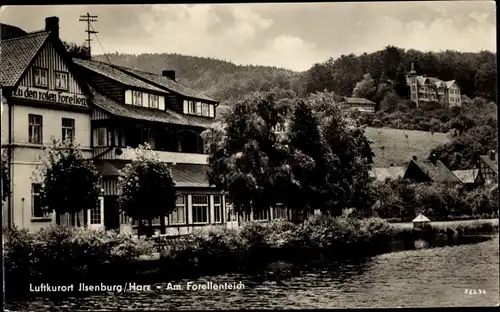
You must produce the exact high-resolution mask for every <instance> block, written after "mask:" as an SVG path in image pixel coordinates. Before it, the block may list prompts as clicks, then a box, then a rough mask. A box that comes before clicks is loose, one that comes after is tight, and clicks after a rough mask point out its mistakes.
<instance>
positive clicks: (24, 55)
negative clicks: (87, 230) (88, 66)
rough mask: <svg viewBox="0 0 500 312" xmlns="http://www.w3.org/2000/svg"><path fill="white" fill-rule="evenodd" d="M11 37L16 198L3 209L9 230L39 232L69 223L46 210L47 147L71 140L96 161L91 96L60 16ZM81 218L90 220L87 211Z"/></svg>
mask: <svg viewBox="0 0 500 312" xmlns="http://www.w3.org/2000/svg"><path fill="white" fill-rule="evenodd" d="M5 34H7V37H6V38H2V40H0V48H1V57H0V84H1V93H2V98H1V99H2V103H1V106H2V116H1V118H2V123H1V131H2V136H1V144H2V149H3V150H4V151H5V152H6V153H7V161H8V167H9V175H10V177H11V185H10V189H11V194H10V196H9V197H8V199H7V200H6V202H5V203H3V206H2V208H3V213H4V216H5V218H4V221H5V222H4V224H3V225H6V226H9V227H11V226H13V225H16V226H18V227H20V228H28V229H30V230H37V229H40V228H42V227H45V226H47V225H49V224H52V223H54V221H55V219H59V218H62V219H63V221H64V216H54V214H53V213H50V214H49V213H46V212H45V211H44V210H43V209H42V207H41V206H40V194H39V190H40V184H39V182H40V181H38V180H36V178H35V177H34V173H35V171H36V170H37V166H38V165H39V164H40V157H42V156H43V147H44V146H47V145H50V144H51V142H52V138H56V139H69V140H73V141H75V142H76V143H78V144H79V145H80V146H81V147H82V150H83V152H84V155H86V156H87V157H92V150H91V141H90V136H89V129H90V126H91V125H90V114H91V110H90V98H89V94H90V92H89V89H88V87H87V84H86V83H85V81H84V80H83V79H82V78H81V77H80V76H79V75H78V74H77V73H76V71H75V65H74V63H73V61H72V59H71V57H70V56H69V54H68V53H67V51H66V49H65V47H64V45H63V43H62V41H61V40H60V38H59V19H58V18H57V17H48V18H46V19H45V29H43V30H40V31H36V32H31V33H27V32H24V31H23V30H21V29H19V28H17V27H11V30H10V31H8V32H7V31H2V35H5ZM66 217H67V216H66ZM81 217H82V218H81V219H80V220H84V219H85V216H84V215H83V212H82V216H81ZM66 221H68V219H66Z"/></svg>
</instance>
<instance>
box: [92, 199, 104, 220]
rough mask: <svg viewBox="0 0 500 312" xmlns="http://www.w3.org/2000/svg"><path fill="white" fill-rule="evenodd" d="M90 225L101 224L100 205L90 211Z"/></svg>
mask: <svg viewBox="0 0 500 312" xmlns="http://www.w3.org/2000/svg"><path fill="white" fill-rule="evenodd" d="M101 200H102V199H100V201H101ZM90 224H101V203H99V204H98V205H97V207H94V208H92V209H90Z"/></svg>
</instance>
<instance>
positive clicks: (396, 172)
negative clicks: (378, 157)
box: [370, 167, 405, 182]
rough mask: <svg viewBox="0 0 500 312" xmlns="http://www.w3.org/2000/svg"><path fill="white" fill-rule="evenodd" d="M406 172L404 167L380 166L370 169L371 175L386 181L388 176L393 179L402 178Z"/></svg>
mask: <svg viewBox="0 0 500 312" xmlns="http://www.w3.org/2000/svg"><path fill="white" fill-rule="evenodd" d="M404 174H405V168H404V167H380V168H373V169H372V170H371V171H370V175H371V176H372V177H374V178H376V179H377V180H378V181H382V182H384V181H385V180H386V179H387V178H390V179H393V180H395V179H398V178H402V177H403V176H404Z"/></svg>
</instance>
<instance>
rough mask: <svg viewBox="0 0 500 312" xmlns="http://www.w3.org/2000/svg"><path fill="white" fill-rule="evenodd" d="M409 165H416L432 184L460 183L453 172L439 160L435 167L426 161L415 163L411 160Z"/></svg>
mask: <svg viewBox="0 0 500 312" xmlns="http://www.w3.org/2000/svg"><path fill="white" fill-rule="evenodd" d="M411 163H414V164H415V165H417V167H418V168H419V169H420V170H421V171H422V172H423V173H424V174H425V175H427V176H428V177H429V178H430V179H431V181H433V182H454V183H458V182H460V180H459V179H458V178H457V176H456V175H454V174H453V172H451V170H450V169H449V168H448V167H446V166H445V165H444V164H443V163H442V162H441V161H439V160H438V161H437V162H436V165H433V164H432V163H431V162H430V161H427V160H425V161H416V160H413V159H412V160H411V161H410V165H411Z"/></svg>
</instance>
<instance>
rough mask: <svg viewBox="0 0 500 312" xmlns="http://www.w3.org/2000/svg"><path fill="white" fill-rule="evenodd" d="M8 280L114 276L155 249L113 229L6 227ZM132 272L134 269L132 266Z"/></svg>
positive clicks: (64, 279) (70, 279)
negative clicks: (37, 229)
mask: <svg viewBox="0 0 500 312" xmlns="http://www.w3.org/2000/svg"><path fill="white" fill-rule="evenodd" d="M5 238H6V241H5V249H4V255H5V271H6V279H7V283H11V284H12V283H13V281H14V280H16V281H19V280H20V281H23V282H24V281H26V282H36V281H39V282H44V283H47V282H52V283H64V282H74V281H75V280H78V279H80V280H87V279H90V280H92V279H98V280H101V278H102V277H103V276H102V275H101V274H102V273H103V272H106V274H105V276H112V275H113V274H112V273H109V272H120V274H121V275H122V277H125V276H123V272H126V271H124V269H126V268H130V267H131V266H132V265H133V264H135V263H136V261H137V258H138V257H139V256H140V255H143V254H149V253H151V252H152V251H153V248H152V247H153V245H152V243H150V242H147V241H145V240H143V239H135V238H133V237H132V236H130V235H124V234H117V233H116V232H113V231H106V232H104V231H90V230H86V229H74V228H65V227H58V226H50V227H47V228H45V229H42V230H40V231H39V232H37V233H28V232H27V231H26V230H18V229H16V228H14V229H11V230H6V231H5ZM106 270H110V271H106ZM129 272H131V271H130V270H129Z"/></svg>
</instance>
